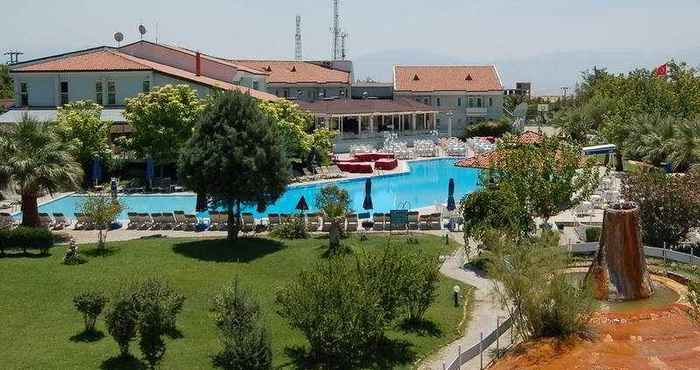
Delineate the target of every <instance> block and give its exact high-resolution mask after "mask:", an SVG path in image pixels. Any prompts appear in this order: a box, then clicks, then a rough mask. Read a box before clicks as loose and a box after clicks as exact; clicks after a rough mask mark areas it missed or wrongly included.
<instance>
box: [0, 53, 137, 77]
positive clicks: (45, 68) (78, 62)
mask: <svg viewBox="0 0 700 370" xmlns="http://www.w3.org/2000/svg"><path fill="white" fill-rule="evenodd" d="M149 69H150V68H149V67H148V66H145V65H143V64H141V63H139V62H136V61H133V60H130V59H129V58H125V57H124V54H122V53H118V52H115V51H113V50H110V49H99V50H97V51H94V52H90V53H86V54H78V55H68V56H66V57H63V58H58V59H51V60H47V61H45V62H39V63H36V64H30V65H28V66H26V67H20V68H16V69H13V70H12V72H85V71H147V70H149Z"/></svg>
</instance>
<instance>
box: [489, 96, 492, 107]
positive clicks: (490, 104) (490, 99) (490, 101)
mask: <svg viewBox="0 0 700 370" xmlns="http://www.w3.org/2000/svg"><path fill="white" fill-rule="evenodd" d="M489 107H493V98H489Z"/></svg>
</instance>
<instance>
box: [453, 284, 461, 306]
mask: <svg viewBox="0 0 700 370" xmlns="http://www.w3.org/2000/svg"><path fill="white" fill-rule="evenodd" d="M460 290H462V289H461V288H460V287H459V285H455V286H454V287H453V288H452V297H453V298H454V301H455V307H459V292H460Z"/></svg>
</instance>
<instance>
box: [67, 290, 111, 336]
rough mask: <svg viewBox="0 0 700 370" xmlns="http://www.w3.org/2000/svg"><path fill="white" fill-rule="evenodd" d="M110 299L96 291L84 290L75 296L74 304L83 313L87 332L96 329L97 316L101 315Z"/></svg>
mask: <svg viewBox="0 0 700 370" xmlns="http://www.w3.org/2000/svg"><path fill="white" fill-rule="evenodd" d="M108 301H109V299H107V297H105V296H104V294H102V293H101V292H96V291H84V292H82V293H80V294H78V295H76V296H75V297H73V306H75V309H76V310H78V312H80V313H81V314H83V321H84V322H85V332H92V331H95V323H96V322H97V317H98V316H100V314H101V313H102V309H104V307H105V305H106V304H107V302H108Z"/></svg>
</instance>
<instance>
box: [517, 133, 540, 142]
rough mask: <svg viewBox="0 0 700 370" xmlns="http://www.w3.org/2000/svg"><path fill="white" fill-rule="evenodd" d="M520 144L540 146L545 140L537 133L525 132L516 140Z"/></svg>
mask: <svg viewBox="0 0 700 370" xmlns="http://www.w3.org/2000/svg"><path fill="white" fill-rule="evenodd" d="M516 140H517V142H518V143H519V144H539V143H541V142H542V141H543V140H544V135H543V134H540V133H539V132H535V131H529V130H528V131H525V132H523V133H522V134H520V135H518V138H517V139H516Z"/></svg>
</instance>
